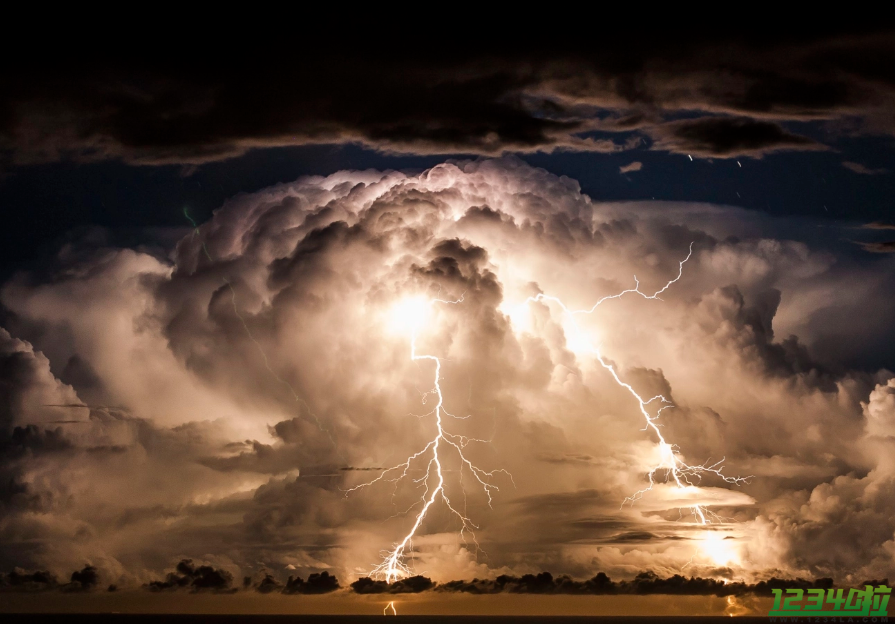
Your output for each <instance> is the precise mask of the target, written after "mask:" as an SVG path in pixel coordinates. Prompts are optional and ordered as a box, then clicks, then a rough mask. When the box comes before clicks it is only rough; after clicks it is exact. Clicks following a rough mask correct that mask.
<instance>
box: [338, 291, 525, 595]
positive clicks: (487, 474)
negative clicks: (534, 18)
mask: <svg viewBox="0 0 895 624" xmlns="http://www.w3.org/2000/svg"><path fill="white" fill-rule="evenodd" d="M462 301H463V297H462V296H461V297H460V298H459V299H457V300H455V301H447V300H444V299H430V300H429V301H428V303H427V305H429V306H431V305H433V304H435V303H443V304H448V305H457V304H459V303H461V302H462ZM419 330H420V319H419V318H416V319H414V323H413V327H412V334H411V340H410V359H411V360H412V361H414V362H419V361H421V360H425V361H430V362H433V363H434V365H435V370H434V375H433V387H432V390H430V391H428V392H427V393H425V394H424V395H423V401H424V402H425V400H426V397H427V396H428V395H429V394H433V395H434V396H435V397H437V402H436V405H435V407H434V409H433V410H432V411H431V412H429V413H428V414H425V415H424V416H433V415H434V416H435V426H436V434H435V437H434V438H433V439H432V441H430V442H429V443H428V444H427V445H426V446H425V447H423V449H422V450H421V451H419V452H417V453H414V454H413V455H411V456H410V457H408V458H407V461H405V462H403V463H400V464H398V465H397V466H392V467H391V468H388V469H386V470H384V471H382V473H381V474H380V475H379V476H378V477H376V478H375V479H373V480H372V481H369V482H367V483H363V484H361V485H358V486H355V487H353V488H350V489H348V490H345V495H346V496H348V495H349V494H350V493H351V492H354V491H356V490H360V489H362V488H366V487H369V486H371V485H373V484H375V483H378V482H380V481H389V482H392V483H395V486H396V487H397V483H398V482H399V481H401V480H402V479H404V478H405V477H407V476H408V472H409V471H410V469H411V464H412V463H413V462H414V461H415V460H417V459H421V458H423V459H428V461H427V462H426V472H425V475H423V476H422V477H420V478H419V479H412V481H413V482H414V483H419V484H422V487H423V488H424V491H423V495H422V496H421V497H420V500H419V501H418V502H417V503H416V504H415V505H414V506H416V505H417V504H419V503H422V504H423V506H422V508H421V509H420V510H419V512H418V513H417V515H416V518H415V520H414V523H413V526H412V528H411V529H410V531H409V532H408V533H407V535H405V536H404V539H403V540H401V541H400V542H398V543H397V544H395V546H394V547H393V548H392V550H391V551H387V552H385V553H384V557H383V561H382V563H380V564H379V565H377V566H376V567H375V568H373V571H372V573H371V575H374V576H380V577H384V579H385V581H386V582H387V583H391V582H393V581H396V580H398V579H399V578H401V577H403V576H408V575H410V574H411V572H410V568H409V567H408V566H407V564H406V563H405V559H406V558H407V556H408V553H409V552H410V551H412V550H413V538H414V536H415V535H416V533H417V531H418V530H419V528H420V526H421V525H422V523H423V520H424V519H425V518H426V514H427V513H428V512H429V509H430V508H431V507H432V505H434V504H435V503H436V502H437V501H438V500H439V499H440V500H441V501H443V502H444V504H445V506H446V507H447V508H448V510H449V511H450V512H451V513H452V514H454V515H455V516H456V517H457V518H458V519H459V520H460V536H461V537H462V538H463V539H464V540H465V538H466V534H467V533H469V535H470V536H471V537H472V540H473V541H474V542H475V544H476V547H477V548H478V546H479V544H478V541H477V540H476V537H475V529H477V528H478V526H476V525H475V524H474V523H473V522H472V521H471V520H470V519H469V518H468V517H467V516H466V515H465V514H464V513H461V512H460V511H458V510H457V509H456V508H455V507H454V506H453V505H452V503H451V501H450V499H449V498H448V496H447V493H446V492H445V488H444V473H445V472H447V470H446V469H445V468H444V466H443V464H442V460H443V456H442V453H443V452H444V451H446V450H450V449H449V448H448V447H451V448H452V449H453V450H454V451H456V452H457V455H458V457H459V460H460V477H461V480H462V475H463V468H464V467H465V468H466V469H467V470H468V471H469V472H470V473H471V474H472V476H473V478H474V479H475V480H476V481H477V482H478V484H479V485H480V486H481V487H482V489H483V490H484V492H485V495H486V496H487V497H488V506H489V507H490V506H491V502H492V491H495V492H497V491H500V488H498V487H497V486H496V485H494V484H493V483H491V481H490V480H491V479H492V478H493V477H494V476H495V475H496V474H498V473H502V474H505V475H507V476H508V477H509V478H510V480H511V481H512V479H513V477H512V475H511V474H510V473H509V472H507V471H506V470H502V469H501V470H492V471H487V470H483V469H481V468H479V467H478V466H476V465H475V464H473V463H472V462H471V461H470V460H469V459H467V457H466V455H465V454H464V452H463V450H464V449H465V448H466V446H467V445H468V444H469V443H470V442H487V440H479V439H477V438H469V437H467V436H462V435H456V434H452V433H450V432H448V431H446V430H445V429H444V425H443V422H442V417H443V416H453V415H452V414H450V413H449V412H448V411H447V410H446V409H445V407H444V395H443V393H442V390H441V358H439V357H437V356H434V355H428V354H419V353H417V351H416V338H417V333H418V332H419ZM433 473H434V476H435V487H434V488H433V489H431V490H430V483H429V482H430V480H431V479H432V476H433ZM461 482H462V481H461ZM464 496H465V490H464ZM411 508H412V507H411ZM408 511H409V510H408ZM392 608H394V607H392Z"/></svg>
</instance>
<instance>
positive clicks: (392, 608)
mask: <svg viewBox="0 0 895 624" xmlns="http://www.w3.org/2000/svg"><path fill="white" fill-rule="evenodd" d="M389 609H391V611H392V615H398V610H397V609H395V603H394V601H392V602H390V603H388V604H387V605H386V606H385V609H383V610H382V615H388V612H389Z"/></svg>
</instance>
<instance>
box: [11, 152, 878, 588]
mask: <svg viewBox="0 0 895 624" xmlns="http://www.w3.org/2000/svg"><path fill="white" fill-rule="evenodd" d="M775 227H777V226H776V225H775V222H773V221H772V220H770V219H769V218H765V217H762V216H760V215H757V214H754V213H752V214H750V213H746V212H744V211H741V210H737V209H734V208H728V207H716V206H705V205H702V206H700V205H683V204H663V203H631V204H600V203H598V202H595V201H593V200H592V199H591V198H589V197H587V196H586V195H583V194H582V193H581V192H580V190H579V188H578V185H577V183H576V182H575V181H574V180H571V179H568V178H564V177H556V176H554V175H552V174H549V173H547V172H545V171H543V170H540V169H535V168H532V167H529V166H527V165H525V164H523V163H521V162H519V161H515V160H496V161H493V160H483V161H477V162H458V163H445V164H442V165H439V166H437V167H434V168H432V169H430V170H428V171H425V172H423V173H421V174H419V175H410V174H405V173H399V172H385V173H382V172H377V171H363V172H357V171H344V172H340V173H337V174H334V175H331V176H329V177H326V178H304V179H301V180H298V181H297V182H294V183H291V184H284V185H279V186H275V187H272V188H269V189H266V190H264V191H261V192H258V193H254V194H251V195H240V196H237V197H235V198H233V199H231V200H230V201H228V202H227V203H226V204H225V205H224V206H223V207H222V208H221V209H220V210H219V211H218V212H217V213H216V214H215V216H214V218H213V219H211V220H210V221H209V222H207V223H204V224H202V225H201V226H200V227H199V228H198V229H197V230H196V231H188V230H185V231H184V236H183V237H182V239H181V240H180V241H179V243H178V244H177V245H176V248H175V249H173V250H170V253H160V252H158V251H157V250H153V249H109V248H96V247H95V246H90V245H88V244H86V243H77V244H74V243H73V244H71V245H69V246H67V247H65V248H64V249H62V250H61V251H60V253H59V255H58V257H57V261H56V266H55V267H54V268H53V269H52V270H48V271H47V272H45V273H41V274H38V273H31V274H19V275H17V276H16V277H15V278H13V279H12V280H10V281H9V282H8V283H7V284H5V285H4V286H3V288H2V291H0V301H2V304H3V306H4V308H5V309H6V311H7V314H6V315H5V319H6V321H5V324H6V327H5V329H3V330H2V331H0V370H2V371H3V376H2V379H3V383H2V385H0V428H2V432H0V435H2V437H0V476H2V482H0V514H2V515H0V569H11V568H12V567H13V566H20V567H23V568H25V569H41V570H43V569H49V570H51V571H53V572H55V573H57V574H59V575H60V576H61V575H63V574H65V573H67V572H70V571H71V570H77V569H80V568H81V567H83V566H84V564H85V563H89V564H90V565H92V566H95V567H96V568H97V570H99V574H100V575H101V577H102V581H103V583H105V582H109V583H117V584H119V585H121V586H127V585H141V584H146V583H150V582H152V581H153V580H156V579H158V578H160V576H161V575H162V574H163V573H164V572H165V571H167V570H170V569H171V568H172V567H173V566H174V565H176V564H177V562H178V561H181V560H186V559H189V560H192V561H193V562H195V565H197V566H198V565H208V566H211V568H209V569H214V570H223V571H225V572H226V573H227V574H230V575H232V577H233V578H237V579H238V578H242V577H244V576H252V575H255V576H257V577H259V578H260V577H261V576H264V574H271V575H272V580H271V581H270V582H271V583H274V582H276V583H282V582H284V581H285V578H286V577H287V576H289V575H291V574H298V575H301V576H302V577H306V576H307V575H308V574H310V573H319V572H323V571H328V572H330V573H335V574H336V576H337V577H338V578H339V579H340V581H341V582H342V583H343V585H348V584H349V583H350V582H351V581H353V580H355V579H356V578H358V577H362V576H366V575H367V573H368V572H369V571H370V569H371V568H372V567H373V565H375V564H376V563H378V561H379V559H380V550H381V549H383V548H387V547H388V546H390V545H391V544H392V543H393V542H394V541H395V540H396V539H398V538H399V537H400V536H401V535H403V533H402V531H403V530H404V529H406V527H407V525H408V523H409V522H411V521H412V514H411V515H406V514H404V512H405V510H407V508H408V507H409V506H410V505H411V504H412V503H413V502H414V500H416V498H417V497H418V493H417V494H414V492H413V488H412V487H411V486H412V484H410V485H408V484H403V485H400V486H399V487H397V488H393V487H391V485H386V486H385V487H372V488H368V489H365V490H362V491H358V492H354V493H351V495H349V496H346V495H345V492H344V490H345V489H347V488H349V487H351V486H353V485H356V484H358V483H360V482H362V481H365V480H368V477H369V476H370V475H371V474H376V473H375V471H376V470H377V469H381V468H382V467H384V466H391V465H394V464H396V463H399V462H400V461H403V459H404V458H405V457H406V456H407V455H408V454H410V453H412V452H415V451H416V450H418V449H419V448H422V447H423V446H425V444H426V441H428V440H430V439H431V437H432V427H433V425H432V423H431V422H430V421H429V420H426V419H425V418H418V417H416V416H415V415H416V414H421V413H424V412H426V411H428V409H429V408H426V407H425V406H423V405H421V400H422V399H424V398H425V396H421V395H423V393H425V392H426V391H427V390H428V389H429V385H428V384H430V382H431V374H432V373H431V370H429V368H427V366H426V363H415V362H412V361H411V360H410V358H409V346H408V341H409V335H408V333H407V331H406V328H401V327H400V326H398V327H395V323H394V322H392V319H391V318H390V314H391V311H392V310H393V309H394V306H395V303H396V302H398V301H400V300H401V299H402V298H404V297H407V296H419V295H426V296H436V295H438V296H443V297H446V298H457V297H459V296H460V295H462V296H463V303H462V304H461V305H456V306H449V307H446V308H445V309H439V310H438V311H437V312H436V313H434V315H433V317H432V318H431V319H430V321H429V328H430V330H429V331H426V332H425V333H424V335H421V336H420V339H419V340H420V348H421V349H425V351H426V352H429V353H437V354H438V355H439V357H441V358H443V364H442V366H443V380H442V387H443V390H444V395H445V402H446V408H447V409H448V410H449V411H450V412H451V413H453V414H455V415H457V416H461V417H465V416H467V415H468V418H466V419H465V420H458V421H457V422H456V424H455V425H453V429H454V430H456V432H457V433H463V434H464V435H468V436H470V437H475V438H481V439H487V440H490V442H489V443H487V444H471V445H469V446H468V447H467V450H468V452H469V454H470V456H472V457H473V458H474V459H475V460H476V462H477V463H479V464H486V465H487V466H488V467H489V468H505V469H507V470H508V471H509V472H511V473H512V475H513V478H514V481H515V484H516V487H515V489H514V487H513V486H512V484H510V483H500V487H501V489H500V492H498V493H495V495H494V503H493V506H492V508H489V507H488V505H487V504H486V503H487V501H486V499H485V498H484V496H483V495H482V494H481V492H480V491H478V490H476V489H475V488H472V487H467V490H468V495H467V497H466V500H465V502H464V504H465V506H466V509H467V512H468V515H469V516H470V517H472V518H474V520H475V521H476V522H477V523H478V524H479V526H480V530H479V531H478V532H477V535H478V541H479V543H480V544H481V547H482V549H481V550H478V549H477V548H476V547H475V545H473V544H466V543H464V542H463V541H462V540H461V539H460V537H459V536H458V534H457V533H456V530H457V526H456V521H455V518H453V517H452V516H451V515H450V514H449V513H446V512H445V510H443V509H441V510H439V509H437V508H433V510H432V512H430V515H429V516H428V517H427V519H426V521H425V523H424V526H423V531H422V533H421V535H420V537H419V539H417V540H415V542H414V547H415V550H416V553H417V558H416V560H415V561H414V567H415V569H416V570H417V571H419V572H420V573H425V574H426V575H427V576H429V577H432V578H434V579H435V580H439V581H446V580H454V579H461V578H467V579H471V578H473V577H479V578H487V577H495V576H497V575H498V574H502V573H505V574H517V575H518V574H524V573H531V572H540V571H541V570H545V569H549V570H551V571H553V572H556V573H561V574H570V575H572V576H575V577H578V578H590V577H592V576H593V574H594V573H595V571H598V570H599V571H604V572H606V573H607V574H610V575H611V576H612V577H613V578H624V577H628V578H630V577H633V576H634V575H635V574H637V573H639V572H642V571H644V570H648V571H651V572H655V573H657V574H659V575H660V576H663V577H664V576H669V575H672V574H675V573H679V572H680V571H681V570H682V568H684V567H686V569H687V571H688V572H689V573H692V574H698V575H700V576H702V577H715V578H737V579H741V580H744V581H746V582H755V581H759V580H762V579H767V578H770V577H771V576H791V577H796V576H802V577H805V578H811V577H812V576H830V577H833V578H835V579H837V580H838V581H842V582H855V581H860V580H863V579H865V578H882V577H884V576H887V575H888V576H890V577H891V575H893V574H895V537H893V534H895V520H893V518H895V497H893V496H892V488H893V483H895V481H893V479H895V464H893V462H892V459H891V458H892V457H893V452H892V451H893V450H895V398H893V397H895V377H893V374H892V373H891V372H889V371H886V370H881V371H875V372H874V371H865V370H849V369H848V368H847V367H845V366H842V365H841V363H839V361H840V360H841V356H843V353H845V352H846V351H847V347H843V346H841V345H842V343H843V342H847V343H849V344H852V345H854V344H857V345H860V344H863V343H866V342H868V341H873V340H874V336H879V335H881V334H885V335H888V334H886V332H890V331H891V328H889V327H888V324H889V323H888V322H887V321H886V320H885V319H886V318H887V314H886V312H887V310H889V309H890V308H891V305H892V304H891V302H889V301H887V300H886V299H885V298H884V296H883V295H882V294H879V293H880V292H881V290H880V289H879V288H871V287H870V286H868V284H873V285H876V286H879V285H880V284H884V283H885V281H884V280H885V279H886V278H885V277H880V276H879V275H877V274H875V273H872V272H871V270H870V269H866V268H859V267H853V266H850V265H846V264H843V263H841V262H838V261H837V258H836V257H835V256H834V255H832V254H831V253H829V252H827V251H823V250H818V249H814V248H813V247H811V246H809V245H807V244H805V243H803V242H799V241H793V240H787V239H786V238H784V237H781V236H775V235H773V231H774V229H775ZM691 243H692V245H693V256H692V258H691V260H690V261H689V262H688V263H687V265H686V267H685V270H684V273H683V276H682V278H681V280H680V281H679V282H677V283H675V284H674V287H673V288H671V289H669V290H668V291H667V292H666V293H664V294H663V296H662V299H661V300H644V299H642V298H640V297H623V298H621V299H618V300H614V301H611V302H608V303H606V304H604V305H603V306H601V307H600V308H599V310H598V312H596V313H595V314H594V315H593V316H592V317H590V318H588V319H587V321H586V323H585V326H586V329H587V331H589V332H591V338H592V339H593V340H594V341H595V342H596V343H599V344H600V345H601V349H602V352H603V353H604V355H605V356H606V357H607V358H608V359H610V360H611V361H612V362H613V363H614V365H615V366H616V367H617V369H618V370H619V373H620V375H621V376H622V377H623V378H624V379H626V380H627V381H628V382H629V383H631V384H632V385H633V386H634V387H636V388H637V389H638V390H640V391H642V392H643V393H644V394H645V395H647V396H652V395H654V394H658V393H662V394H664V395H665V396H667V397H669V398H671V399H672V400H673V402H674V404H675V406H676V407H675V408H674V409H671V410H666V411H664V412H663V414H662V417H661V422H662V423H663V425H664V431H665V432H666V437H667V438H668V439H669V440H671V441H674V442H675V443H677V444H678V445H679V446H680V451H681V453H682V455H683V456H684V457H685V458H687V460H688V461H689V462H690V463H702V462H703V461H706V460H709V459H713V460H718V459H720V458H722V457H725V458H726V460H725V461H726V465H727V466H728V472H732V473H738V474H742V475H746V474H750V475H754V479H752V481H751V483H749V484H746V485H743V486H741V487H735V486H731V485H729V484H726V483H724V482H712V481H710V480H706V481H704V482H703V483H702V484H701V486H700V488H699V489H694V490H693V491H691V492H687V495H686V496H681V492H680V491H677V490H676V489H675V488H671V487H665V486H657V487H656V488H654V490H653V491H652V492H649V493H647V495H645V496H644V497H643V499H642V500H639V501H637V502H636V503H635V504H633V505H625V506H623V507H622V506H621V503H622V502H623V501H624V499H625V497H627V496H629V495H630V494H631V493H633V492H635V491H637V490H638V489H640V488H642V487H643V485H644V479H645V473H646V471H647V470H648V467H649V466H650V465H651V463H652V462H653V461H654V458H655V453H656V446H655V442H656V441H655V439H652V438H650V436H649V434H648V433H647V432H644V431H642V426H643V422H642V417H640V416H639V414H638V412H637V409H636V403H634V402H633V401H632V399H631V396H630V395H629V394H628V393H626V392H625V391H624V390H623V389H621V388H619V387H618V386H617V384H615V383H614V382H613V381H612V379H611V378H609V377H608V376H607V375H606V373H605V371H604V370H603V369H602V368H601V367H599V366H598V365H595V363H594V362H593V361H592V359H591V358H590V357H589V356H588V355H587V354H586V353H584V352H581V351H579V350H576V346H575V344H574V341H572V340H570V336H569V334H568V330H569V328H568V326H566V325H564V323H563V318H562V317H561V316H560V315H558V314H556V312H555V310H551V309H550V308H549V307H547V306H546V305H543V304H530V305H528V306H527V307H525V308H524V310H521V311H520V309H519V308H518V306H519V304H521V303H523V302H524V301H525V300H526V298H528V297H530V296H532V295H535V294H537V293H540V292H544V293H547V294H550V295H554V296H558V297H561V298H562V299H563V300H564V301H565V302H566V303H567V304H568V305H570V306H571V307H575V308H588V307H590V306H591V305H592V304H593V303H594V302H595V301H596V300H597V299H599V298H601V297H603V296H606V295H611V294H614V293H617V292H620V291H622V290H625V289H626V288H630V287H632V286H633V284H634V276H635V275H636V276H637V278H638V279H639V280H640V283H641V284H642V285H643V286H644V288H645V290H649V291H650V292H652V290H654V288H652V287H656V288H659V287H661V285H663V284H665V283H666V282H667V281H668V280H669V279H670V278H672V277H673V276H674V275H675V274H676V272H677V266H678V262H679V261H680V260H681V259H682V258H683V257H685V256H686V254H687V251H688V249H689V246H690V245H691ZM861 271H864V273H860V272H861ZM859 275H860V276H861V277H863V278H866V279H862V280H856V279H855V278H856V277H857V276H859ZM861 288H866V289H867V291H866V292H864V291H861V290H860V289H861ZM874 293H876V294H874ZM870 307H873V308H875V309H876V310H877V315H876V316H872V315H871V316H867V317H866V318H867V320H866V323H864V324H863V325H861V326H860V327H858V326H852V327H851V328H850V329H849V328H846V329H843V328H842V327H838V326H837V324H836V322H835V321H836V319H838V318H843V317H849V316H857V315H861V314H862V313H863V310H864V309H865V308H870ZM888 318H891V316H888ZM843 332H844V333H843ZM849 332H851V333H849ZM831 336H832V338H831ZM843 336H845V339H843ZM837 345H838V346H837ZM632 403H634V404H632ZM466 485H467V486H469V485H470V484H469V483H466ZM448 487H449V488H452V492H453V493H454V494H455V496H456V497H457V500H462V499H463V496H462V495H461V487H462V486H461V484H460V482H459V480H458V479H454V481H453V482H452V483H451V484H450V485H449V486H448ZM693 499H698V500H699V501H702V502H703V503H704V504H709V505H712V506H713V507H712V509H713V510H714V511H715V512H716V513H718V514H719V515H720V516H723V517H726V518H728V520H727V521H726V522H724V523H722V524H719V525H715V526H714V527H709V529H710V530H706V528H705V527H702V526H696V525H694V524H692V523H688V522H686V521H684V522H682V521H679V519H678V518H679V514H678V507H681V506H687V505H688V504H690V503H691V502H692V500H693ZM719 542H720V543H721V545H720V546H719ZM191 565H193V564H191ZM265 578H266V577H265ZM315 578H316V577H315Z"/></svg>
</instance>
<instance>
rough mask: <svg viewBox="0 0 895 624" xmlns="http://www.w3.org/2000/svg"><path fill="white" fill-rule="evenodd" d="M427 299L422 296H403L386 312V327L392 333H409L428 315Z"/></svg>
mask: <svg viewBox="0 0 895 624" xmlns="http://www.w3.org/2000/svg"><path fill="white" fill-rule="evenodd" d="M429 309H430V305H429V301H427V300H426V299H424V298H423V297H405V298H403V299H401V300H400V301H398V302H397V303H396V304H395V305H393V306H392V308H391V310H389V313H388V327H389V330H390V331H392V332H394V333H400V334H411V333H413V331H414V330H415V329H417V328H419V327H420V326H421V325H422V324H423V323H424V322H425V321H426V319H427V318H428V316H429Z"/></svg>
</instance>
